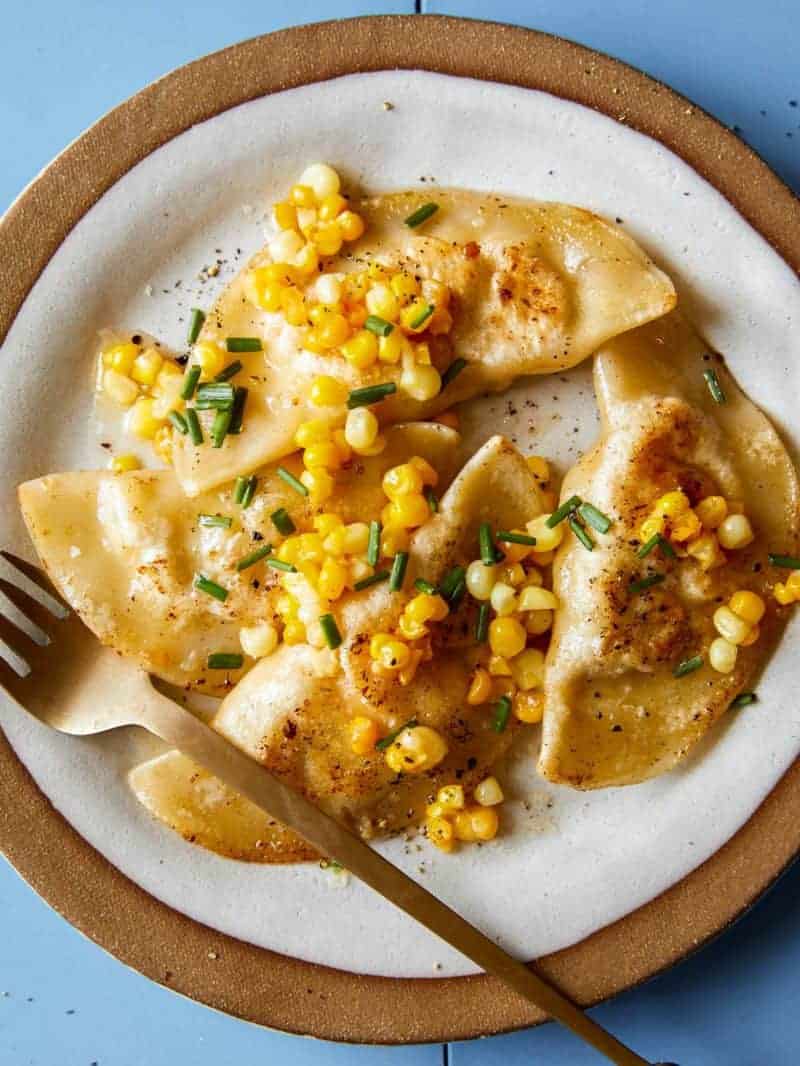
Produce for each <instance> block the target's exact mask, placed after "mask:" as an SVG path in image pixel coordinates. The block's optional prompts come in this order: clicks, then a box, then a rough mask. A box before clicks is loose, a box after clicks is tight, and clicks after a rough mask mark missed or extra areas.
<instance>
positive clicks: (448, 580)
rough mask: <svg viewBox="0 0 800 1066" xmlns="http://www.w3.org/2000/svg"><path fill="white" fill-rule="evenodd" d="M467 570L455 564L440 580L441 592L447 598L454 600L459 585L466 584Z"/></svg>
mask: <svg viewBox="0 0 800 1066" xmlns="http://www.w3.org/2000/svg"><path fill="white" fill-rule="evenodd" d="M466 572H467V571H466V570H465V569H464V567H463V566H454V567H453V569H452V570H450V571H449V573H447V574H445V576H444V577H443V578H442V580H441V581H440V582H439V594H440V595H441V596H444V598H445V599H446V600H452V598H453V596H454V595H455V594H456V592H457V591H458V587H459V585H463V584H464V575H465V574H466Z"/></svg>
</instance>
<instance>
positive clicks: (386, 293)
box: [365, 282, 400, 336]
mask: <svg viewBox="0 0 800 1066" xmlns="http://www.w3.org/2000/svg"><path fill="white" fill-rule="evenodd" d="M365 303H366V305H367V310H368V311H369V313H370V314H371V315H378V317H379V318H385V319H386V321H387V322H394V321H395V319H396V318H397V316H398V315H399V313H400V304H399V302H398V300H397V297H396V296H395V294H394V293H393V292H392V289H391V288H390V286H388V285H386V284H384V283H383V282H378V283H377V284H376V285H373V286H372V288H371V289H370V290H369V292H368V293H367V298H366V300H365ZM390 336H391V334H390Z"/></svg>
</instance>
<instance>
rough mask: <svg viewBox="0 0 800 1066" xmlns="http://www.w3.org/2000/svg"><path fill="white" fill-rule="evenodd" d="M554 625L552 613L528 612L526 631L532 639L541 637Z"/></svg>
mask: <svg viewBox="0 0 800 1066" xmlns="http://www.w3.org/2000/svg"><path fill="white" fill-rule="evenodd" d="M552 625H553V612H552V611H528V613H527V614H526V615H525V629H526V630H527V631H528V633H530V635H531V636H532V637H538V636H541V634H542V633H546V632H547V630H548V629H550V628H551V626H552Z"/></svg>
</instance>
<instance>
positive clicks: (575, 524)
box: [569, 518, 594, 552]
mask: <svg viewBox="0 0 800 1066" xmlns="http://www.w3.org/2000/svg"><path fill="white" fill-rule="evenodd" d="M569 528H570V529H571V530H572V532H573V533H574V534H575V536H576V537H577V538H578V540H579V541H580V542H581V544H582V545H583V546H584V548H585V549H586V550H587V552H593V551H594V541H593V540H592V538H591V537H590V536H589V534H588V533H587V532H586V530H585V529H584V527H583V526H582V525H581V524H580V522H579V521H578V520H577V518H570V520H569Z"/></svg>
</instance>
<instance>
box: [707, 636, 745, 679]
mask: <svg viewBox="0 0 800 1066" xmlns="http://www.w3.org/2000/svg"><path fill="white" fill-rule="evenodd" d="M738 654H739V649H738V648H737V647H736V645H735V644H731V642H730V641H729V640H726V639H725V638H724V637H717V638H716V640H712V641H711V644H710V645H709V648H708V662H709V664H710V666H711V668H712V669H713V670H716V671H717V673H718V674H729V673H730V672H731V671H732V670H733V668H734V667H735V666H736V657H737V655H738Z"/></svg>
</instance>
